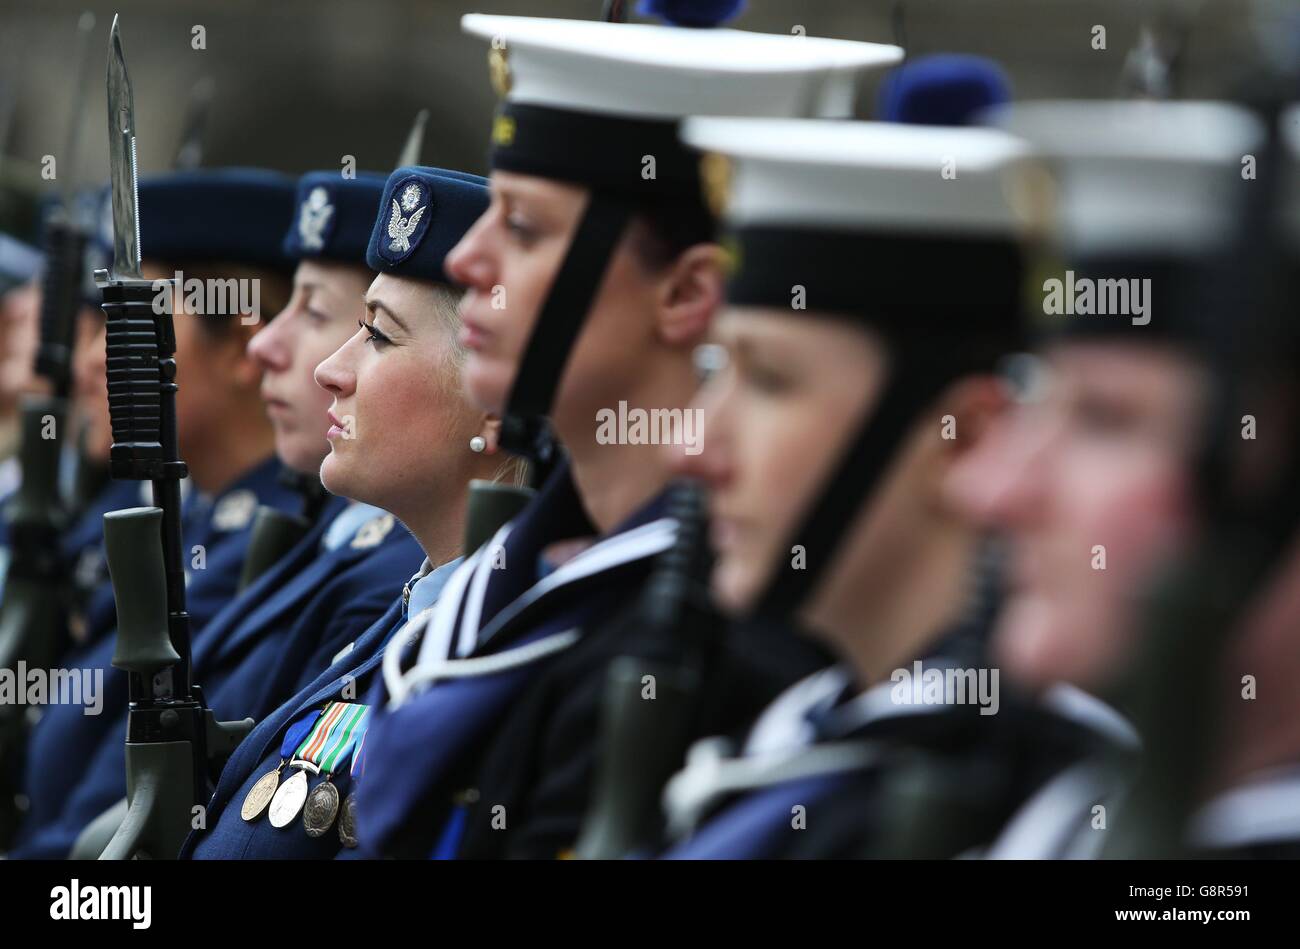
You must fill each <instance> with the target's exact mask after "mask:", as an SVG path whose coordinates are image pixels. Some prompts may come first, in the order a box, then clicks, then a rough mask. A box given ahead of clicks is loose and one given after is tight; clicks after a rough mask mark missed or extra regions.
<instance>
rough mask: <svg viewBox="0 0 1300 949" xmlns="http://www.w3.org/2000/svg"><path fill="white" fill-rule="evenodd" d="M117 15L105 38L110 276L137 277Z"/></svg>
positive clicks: (131, 132)
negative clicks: (111, 221) (106, 58)
mask: <svg viewBox="0 0 1300 949" xmlns="http://www.w3.org/2000/svg"><path fill="white" fill-rule="evenodd" d="M117 20H118V18H117V17H116V16H114V17H113V29H112V31H111V32H110V34H109V39H108V168H109V184H110V185H111V187H112V193H113V276H114V277H116V278H118V279H134V280H140V279H143V278H142V277H141V274H140V204H139V193H138V191H137V188H136V160H135V102H134V100H133V98H132V96H131V78H130V77H129V76H128V75H127V74H126V60H125V59H124V58H123V56H122V35H121V34H120V33H119V32H118V29H117Z"/></svg>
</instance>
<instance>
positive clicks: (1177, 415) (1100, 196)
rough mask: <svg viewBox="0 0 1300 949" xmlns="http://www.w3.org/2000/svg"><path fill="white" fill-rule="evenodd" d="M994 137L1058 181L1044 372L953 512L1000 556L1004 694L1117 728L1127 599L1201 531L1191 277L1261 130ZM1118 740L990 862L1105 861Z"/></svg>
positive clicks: (1189, 113) (1216, 234) (1131, 608)
mask: <svg viewBox="0 0 1300 949" xmlns="http://www.w3.org/2000/svg"><path fill="white" fill-rule="evenodd" d="M998 122H999V124H1001V125H1004V126H1005V127H1006V128H1008V129H1010V130H1011V131H1013V132H1015V133H1017V134H1020V135H1022V136H1023V137H1025V138H1027V139H1028V140H1029V141H1031V142H1032V143H1033V144H1034V145H1035V147H1037V148H1038V149H1039V150H1040V151H1041V152H1042V153H1043V154H1044V155H1045V156H1046V158H1047V159H1049V160H1050V161H1051V162H1052V163H1053V165H1054V167H1055V170H1056V178H1057V181H1058V187H1057V190H1058V199H1057V217H1058V224H1057V233H1056V238H1057V242H1058V247H1059V250H1058V253H1059V254H1060V255H1061V258H1062V259H1063V260H1064V266H1057V267H1050V268H1049V267H1045V268H1044V269H1043V271H1042V273H1041V274H1040V280H1041V283H1040V285H1039V286H1036V287H1033V288H1031V289H1033V290H1035V291H1039V290H1041V294H1042V306H1041V310H1040V313H1039V320H1040V321H1041V324H1040V326H1041V327H1042V329H1043V330H1044V333H1043V337H1044V338H1043V343H1042V349H1041V352H1042V357H1043V365H1044V367H1045V369H1044V370H1043V371H1042V372H1040V373H1038V374H1037V376H1036V381H1035V383H1034V384H1033V386H1032V387H1031V391H1030V392H1029V393H1028V396H1029V397H1028V398H1027V399H1026V400H1025V401H1024V402H1023V403H1022V404H1021V405H1020V406H1018V407H1017V409H1016V411H1015V412H1014V413H1013V414H1012V415H1011V416H1010V417H1009V419H1008V420H1007V423H1006V425H1005V427H1004V428H1002V429H1001V430H1000V431H999V432H997V434H996V436H995V437H991V438H989V439H988V440H987V441H986V442H985V445H984V446H983V449H982V450H981V451H977V452H976V453H974V455H973V456H972V457H971V458H970V459H969V460H968V462H967V463H966V467H965V470H963V471H959V472H958V473H957V474H956V475H955V477H954V482H953V486H954V496H955V497H956V498H957V499H958V501H959V503H960V504H961V505H962V507H963V508H964V509H965V510H966V511H968V512H969V513H970V514H971V515H972V516H974V517H976V518H979V519H981V520H983V521H984V522H986V523H989V524H991V525H993V526H995V527H998V528H1000V529H1002V530H1003V531H1005V532H1006V533H1007V534H1008V536H1009V537H1010V540H1011V545H1012V549H1013V555H1012V558H1011V566H1010V568H1009V573H1010V576H1009V586H1010V591H1011V592H1010V595H1009V599H1008V602H1007V604H1006V607H1005V609H1004V611H1003V614H1002V616H1001V617H1000V619H999V623H998V627H997V629H996V631H995V641H994V652H995V656H996V658H997V661H998V662H999V664H1000V665H1001V667H1002V668H1003V669H1004V670H1005V673H1006V675H1007V677H1008V678H1014V680H1015V681H1017V682H1019V683H1021V684H1023V685H1024V686H1026V687H1028V688H1031V689H1033V690H1035V691H1039V690H1043V689H1046V688H1049V687H1052V686H1053V685H1054V684H1056V683H1062V682H1064V683H1069V684H1071V685H1073V686H1075V687H1077V688H1079V689H1082V690H1084V691H1085V692H1086V693H1090V694H1095V695H1097V696H1099V697H1101V698H1103V699H1106V700H1108V701H1110V702H1112V703H1115V705H1116V707H1117V710H1118V712H1119V713H1121V714H1123V713H1126V712H1127V711H1128V709H1127V707H1126V705H1127V703H1126V702H1124V701H1123V696H1121V695H1119V694H1118V693H1116V689H1115V687H1116V685H1117V683H1118V680H1119V679H1120V678H1121V674H1122V673H1123V672H1124V671H1125V670H1126V669H1128V668H1130V667H1131V665H1132V663H1133V661H1134V659H1135V657H1136V656H1137V655H1138V654H1139V648H1138V644H1139V642H1140V640H1141V634H1142V625H1141V613H1140V612H1139V609H1138V607H1139V605H1140V603H1141V598H1140V595H1141V594H1142V593H1143V591H1145V590H1146V589H1147V588H1148V587H1149V585H1150V584H1151V583H1152V581H1153V580H1154V579H1155V577H1156V576H1157V574H1158V571H1159V570H1160V569H1161V568H1162V567H1163V566H1165V565H1168V564H1169V563H1170V562H1171V560H1172V558H1173V557H1174V555H1175V554H1177V553H1179V552H1180V551H1181V550H1183V549H1184V548H1185V547H1186V546H1187V545H1188V544H1189V543H1190V542H1191V541H1192V540H1193V539H1194V538H1195V537H1196V534H1197V531H1198V530H1199V528H1200V527H1201V526H1203V525H1202V524H1201V522H1200V518H1199V516H1198V510H1197V505H1196V487H1195V479H1196V470H1197V465H1198V459H1199V458H1201V457H1202V454H1201V452H1202V448H1203V439H1204V434H1205V433H1204V428H1205V421H1206V419H1207V413H1208V412H1209V410H1210V407H1211V396H1212V393H1213V390H1212V387H1211V385H1210V382H1211V379H1210V375H1209V365H1210V357H1211V355H1212V350H1211V347H1212V346H1213V345H1214V340H1215V336H1214V335H1213V334H1212V333H1211V332H1209V327H1210V326H1211V324H1212V322H1213V321H1214V320H1216V319H1220V318H1222V314H1218V313H1214V312H1213V308H1212V307H1210V306H1209V305H1208V304H1207V302H1206V301H1205V300H1204V299H1202V298H1200V297H1199V296H1198V295H1197V294H1196V289H1197V288H1198V287H1199V286H1200V284H1199V283H1198V282H1197V279H1196V277H1197V274H1198V272H1199V271H1201V270H1203V269H1205V268H1207V267H1209V266H1210V264H1211V262H1212V261H1213V260H1214V259H1215V257H1216V255H1221V254H1222V253H1224V251H1225V248H1226V247H1227V242H1228V240H1229V239H1230V237H1231V235H1232V233H1233V221H1234V214H1235V212H1236V210H1237V208H1238V206H1239V204H1240V201H1241V195H1242V192H1241V189H1242V188H1243V187H1246V185H1245V184H1244V179H1243V178H1242V176H1241V174H1240V159H1241V156H1242V155H1244V154H1247V153H1251V152H1253V151H1256V150H1258V148H1259V147H1260V144H1261V142H1262V140H1263V133H1262V126H1261V124H1260V123H1259V122H1258V121H1257V120H1256V119H1255V117H1254V116H1252V115H1251V114H1250V113H1249V112H1247V111H1245V110H1243V109H1241V108H1238V107H1235V106H1230V105H1225V104H1218V103H1143V102H1127V103H1087V102H1045V103H1028V104H1025V105H1022V106H1017V107H1013V108H1011V109H1010V110H1008V111H1007V112H1006V113H1004V114H1003V115H1002V116H1001V117H1000V118H999V119H998ZM1081 128H1086V129H1088V130H1089V132H1088V135H1087V136H1086V137H1083V138H1081V137H1080V136H1079V135H1078V130H1079V129H1081ZM1106 280H1114V281H1121V282H1122V283H1123V286H1124V288H1125V289H1126V290H1127V291H1128V292H1127V294H1126V298H1127V303H1128V305H1127V306H1121V307H1116V306H1115V300H1116V299H1117V298H1115V297H1114V296H1112V297H1111V298H1110V301H1109V302H1107V299H1106V296H1105V289H1104V287H1105V284H1104V283H1102V281H1106ZM1053 294H1056V296H1055V297H1053V296H1052V295H1053ZM1085 294H1087V296H1085ZM1035 296H1036V297H1037V296H1038V293H1035ZM1087 301H1091V302H1087ZM1119 723H1123V724H1125V725H1127V722H1126V721H1125V720H1124V719H1120V720H1119V722H1117V724H1119ZM1128 730H1129V732H1130V734H1129V735H1128V737H1127V738H1126V739H1124V740H1123V742H1122V746H1123V747H1122V748H1121V749H1120V751H1119V753H1114V749H1112V750H1111V752H1112V753H1108V754H1105V755H1098V756H1096V757H1094V758H1092V759H1089V760H1086V761H1083V762H1080V763H1078V764H1076V765H1075V766H1073V767H1071V768H1070V769H1068V770H1066V771H1064V772H1062V773H1061V774H1060V775H1058V776H1057V777H1056V778H1055V779H1054V780H1053V781H1052V782H1050V783H1049V784H1047V785H1045V786H1044V787H1043V788H1042V789H1041V790H1040V791H1039V793H1038V794H1036V795H1035V796H1034V798H1032V799H1031V800H1029V801H1028V802H1027V803H1026V804H1025V806H1024V807H1023V808H1022V809H1021V810H1020V811H1019V812H1018V813H1017V814H1016V815H1015V817H1014V818H1013V819H1012V820H1011V821H1010V822H1009V823H1008V825H1007V826H1006V828H1004V830H1003V831H1002V832H1001V834H1000V835H999V837H998V839H997V840H996V841H995V842H994V843H993V844H992V846H991V847H990V848H989V849H988V850H987V855H988V856H990V857H997V858H1002V857H1006V858H1015V857H1018V858H1065V857H1071V858H1074V857H1090V856H1096V855H1098V854H1100V853H1101V851H1102V848H1103V846H1104V845H1105V842H1106V837H1107V830H1108V828H1110V827H1112V826H1113V825H1114V812H1115V810H1116V809H1117V808H1118V807H1119V806H1121V805H1122V802H1123V799H1124V795H1125V790H1126V788H1127V787H1128V786H1129V780H1130V779H1131V777H1132V773H1133V772H1132V769H1133V766H1134V764H1135V761H1136V759H1137V755H1138V752H1139V749H1140V741H1141V736H1139V735H1137V734H1135V733H1133V732H1132V728H1131V726H1128ZM1098 808H1101V809H1103V810H1098ZM1102 813H1107V814H1108V817H1109V819H1108V820H1105V821H1103V820H1099V819H1098V818H1099V815H1101V814H1102Z"/></svg>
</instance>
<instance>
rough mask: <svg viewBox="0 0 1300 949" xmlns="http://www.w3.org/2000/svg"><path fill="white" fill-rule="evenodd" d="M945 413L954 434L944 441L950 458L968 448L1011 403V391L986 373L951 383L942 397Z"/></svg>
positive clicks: (999, 380) (976, 441)
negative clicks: (950, 419)
mask: <svg viewBox="0 0 1300 949" xmlns="http://www.w3.org/2000/svg"><path fill="white" fill-rule="evenodd" d="M943 405H944V406H945V408H944V414H945V415H949V416H951V417H952V422H953V425H952V429H953V435H954V436H955V437H953V438H949V439H945V440H944V442H943V444H944V446H945V447H946V448H947V454H948V455H949V456H950V459H951V458H956V457H957V456H959V455H962V454H965V453H966V452H968V451H970V450H971V448H973V447H974V446H975V445H976V444H978V443H979V440H980V439H981V438H983V437H984V433H985V432H987V431H988V429H989V426H990V425H991V424H992V423H993V421H994V420H995V419H997V418H998V416H1000V415H1001V414H1002V413H1003V412H1005V411H1006V410H1007V407H1008V406H1010V405H1011V392H1010V390H1009V389H1008V387H1007V383H1006V381H1005V380H1003V379H1002V378H1001V377H999V376H995V375H993V374H991V373H985V374H983V375H978V376H968V377H967V378H965V379H961V380H959V381H958V382H956V383H954V384H953V385H952V386H951V387H950V388H949V389H948V392H947V393H946V395H945V397H944V399H943Z"/></svg>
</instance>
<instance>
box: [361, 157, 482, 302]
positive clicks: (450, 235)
mask: <svg viewBox="0 0 1300 949" xmlns="http://www.w3.org/2000/svg"><path fill="white" fill-rule="evenodd" d="M487 206H488V187H487V179H486V178H481V177H479V176H478V175H471V174H466V173H465V172H461V171H447V170H445V169H442V168H425V167H421V166H409V167H406V168H399V169H397V171H395V172H393V173H392V174H391V175H389V176H388V184H387V185H386V186H385V187H384V196H383V198H382V200H381V201H380V203H379V215H378V217H377V218H375V219H374V229H373V231H372V232H371V235H370V246H369V248H368V249H367V251H366V263H368V264H369V265H370V268H371V269H372V270H377V271H381V272H384V273H391V274H395V275H397V276H399V277H414V278H415V279H417V280H432V281H435V282H438V283H448V282H450V281H449V280H448V278H447V275H446V272H445V271H444V270H443V261H444V260H446V258H447V254H449V253H450V252H451V249H452V248H453V247H455V246H456V244H458V243H459V242H460V239H461V238H462V237H463V236H464V235H465V232H466V231H468V230H469V229H470V228H471V227H472V226H473V225H474V222H475V221H477V220H478V219H479V217H480V216H481V215H482V214H483V212H484V211H486V210H487Z"/></svg>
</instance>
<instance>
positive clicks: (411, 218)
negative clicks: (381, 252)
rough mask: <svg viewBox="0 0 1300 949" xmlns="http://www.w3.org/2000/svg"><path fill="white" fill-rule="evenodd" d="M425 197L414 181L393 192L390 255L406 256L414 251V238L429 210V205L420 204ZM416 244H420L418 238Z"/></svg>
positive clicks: (389, 222) (389, 231)
mask: <svg viewBox="0 0 1300 949" xmlns="http://www.w3.org/2000/svg"><path fill="white" fill-rule="evenodd" d="M424 197H425V196H424V189H422V188H421V187H420V185H419V184H418V183H416V182H415V181H414V180H411V181H409V182H407V183H406V184H404V185H403V186H401V187H400V188H395V189H394V190H393V200H392V212H391V214H390V216H389V218H388V236H389V237H390V238H392V240H391V241H390V242H389V244H388V250H389V252H390V253H393V254H399V255H403V256H405V255H406V254H409V253H410V252H411V250H412V249H413V244H412V237H414V236H415V231H416V228H418V227H419V226H420V220H421V218H423V217H424V214H425V212H426V211H428V210H429V205H428V204H424V205H421V203H420V202H421V201H423V200H424ZM415 243H419V238H418V237H415Z"/></svg>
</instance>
